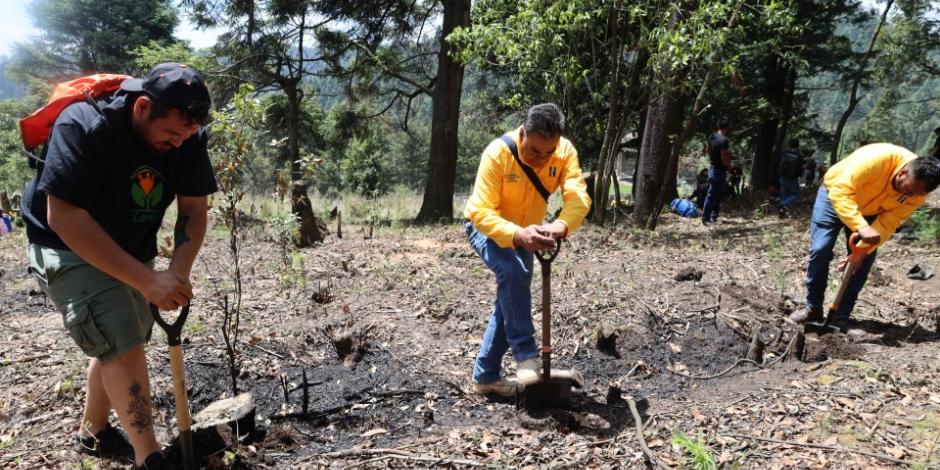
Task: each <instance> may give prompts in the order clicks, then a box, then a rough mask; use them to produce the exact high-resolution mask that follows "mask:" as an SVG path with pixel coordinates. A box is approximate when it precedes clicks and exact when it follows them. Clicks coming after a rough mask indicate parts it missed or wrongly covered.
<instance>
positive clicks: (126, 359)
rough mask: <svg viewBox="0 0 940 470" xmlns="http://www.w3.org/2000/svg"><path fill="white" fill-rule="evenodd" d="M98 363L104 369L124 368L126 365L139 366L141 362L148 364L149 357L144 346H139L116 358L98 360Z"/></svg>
mask: <svg viewBox="0 0 940 470" xmlns="http://www.w3.org/2000/svg"><path fill="white" fill-rule="evenodd" d="M95 360H96V361H98V362H100V363H101V365H102V366H104V367H112V366H117V367H122V366H126V365H131V364H133V365H139V364H140V362H141V361H143V362H144V363H146V361H147V355H146V354H145V353H144V345H143V344H138V345H137V346H134V347H132V348H130V349H128V350H126V351H124V352H121V353H119V354H117V355H116V356H114V357H110V358H107V359H105V358H97V359H95Z"/></svg>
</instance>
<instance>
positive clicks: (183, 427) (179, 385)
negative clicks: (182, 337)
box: [170, 345, 196, 470]
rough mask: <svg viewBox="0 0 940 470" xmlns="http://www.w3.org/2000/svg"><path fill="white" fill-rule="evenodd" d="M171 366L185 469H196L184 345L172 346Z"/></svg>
mask: <svg viewBox="0 0 940 470" xmlns="http://www.w3.org/2000/svg"><path fill="white" fill-rule="evenodd" d="M170 368H171V369H172V370H173V398H174V399H175V401H176V429H177V430H179V436H180V449H181V450H182V454H183V469H184V470H195V468H196V465H195V459H194V455H193V434H192V431H190V427H191V426H192V424H193V420H192V418H191V417H190V416H189V398H188V397H187V395H186V369H184V368H183V347H182V346H180V345H176V346H170Z"/></svg>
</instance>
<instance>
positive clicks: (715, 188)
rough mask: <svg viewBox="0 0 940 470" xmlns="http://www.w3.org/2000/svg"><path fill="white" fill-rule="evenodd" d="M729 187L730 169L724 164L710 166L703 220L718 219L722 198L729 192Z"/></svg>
mask: <svg viewBox="0 0 940 470" xmlns="http://www.w3.org/2000/svg"><path fill="white" fill-rule="evenodd" d="M728 189H729V188H728V170H726V169H725V167H723V166H715V165H712V166H711V167H709V168H708V194H707V195H706V196H705V205H704V206H703V207H702V220H704V221H705V222H712V221H715V220H718V212H719V211H720V210H721V200H722V199H724V198H725V195H727V194H728Z"/></svg>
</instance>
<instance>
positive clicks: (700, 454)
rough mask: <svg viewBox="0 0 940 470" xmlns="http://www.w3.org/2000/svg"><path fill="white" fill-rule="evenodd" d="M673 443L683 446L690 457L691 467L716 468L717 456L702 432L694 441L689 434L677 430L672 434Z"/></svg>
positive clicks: (704, 469) (696, 468)
mask: <svg viewBox="0 0 940 470" xmlns="http://www.w3.org/2000/svg"><path fill="white" fill-rule="evenodd" d="M672 443H673V444H675V445H677V446H679V447H681V448H682V450H683V451H684V452H685V454H686V456H687V457H688V458H689V460H690V462H689V468H693V469H695V470H715V469H716V468H717V466H716V465H715V456H714V455H712V451H711V449H710V448H709V447H708V442H706V441H705V436H704V435H703V434H702V433H701V432H700V433H699V434H698V436H697V437H696V439H695V440H694V441H693V440H692V439H691V438H689V436H686V435H685V434H682V433H681V432H677V433H675V434H673V435H672Z"/></svg>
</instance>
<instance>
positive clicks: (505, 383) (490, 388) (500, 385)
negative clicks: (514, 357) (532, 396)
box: [473, 377, 525, 397]
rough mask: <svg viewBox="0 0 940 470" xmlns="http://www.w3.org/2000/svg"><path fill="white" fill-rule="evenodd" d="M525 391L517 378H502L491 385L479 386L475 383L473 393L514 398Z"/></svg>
mask: <svg viewBox="0 0 940 470" xmlns="http://www.w3.org/2000/svg"><path fill="white" fill-rule="evenodd" d="M524 389H525V386H524V385H522V384H520V383H519V382H518V381H517V380H516V379H515V378H506V377H500V378H499V380H498V381H496V382H493V383H491V384H478V383H476V382H473V393H476V394H479V395H489V394H491V393H495V394H497V395H502V396H504V397H514V396H516V395H518V394H520V393H522V390H524Z"/></svg>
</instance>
